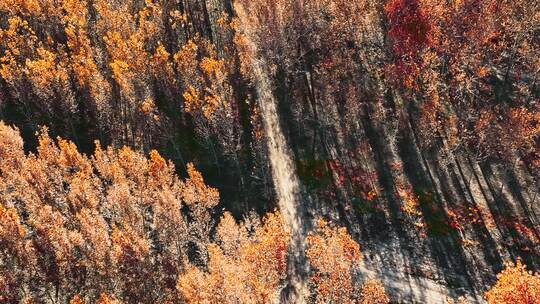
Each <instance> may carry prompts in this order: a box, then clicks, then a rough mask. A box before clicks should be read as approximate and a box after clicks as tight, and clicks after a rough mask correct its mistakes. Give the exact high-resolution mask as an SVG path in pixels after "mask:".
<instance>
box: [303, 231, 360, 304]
mask: <svg viewBox="0 0 540 304" xmlns="http://www.w3.org/2000/svg"><path fill="white" fill-rule="evenodd" d="M306 255H307V257H308V259H309V262H310V264H311V266H312V267H313V268H314V272H313V274H312V275H311V276H310V283H311V285H312V287H313V289H314V291H315V292H314V294H315V296H316V301H317V302H320V303H355V299H356V298H357V294H358V289H357V284H356V283H355V282H354V279H353V274H352V271H353V270H354V268H355V267H356V263H357V262H358V260H359V259H360V246H359V245H358V244H357V243H356V242H355V241H354V240H353V239H352V238H351V237H350V236H349V235H348V234H347V231H346V229H345V228H334V227H332V226H330V225H329V224H328V223H327V222H325V221H324V220H319V221H318V223H317V228H316V230H315V232H314V233H313V234H311V235H310V236H309V237H308V249H307V251H306Z"/></svg>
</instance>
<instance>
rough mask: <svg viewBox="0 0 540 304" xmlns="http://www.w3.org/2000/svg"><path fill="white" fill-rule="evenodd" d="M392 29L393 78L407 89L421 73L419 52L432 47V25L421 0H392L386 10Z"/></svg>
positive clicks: (390, 34)
mask: <svg viewBox="0 0 540 304" xmlns="http://www.w3.org/2000/svg"><path fill="white" fill-rule="evenodd" d="M384 10H385V13H386V16H387V18H388V22H389V24H390V28H389V31H388V35H389V37H390V40H391V43H392V52H393V53H394V56H395V58H394V64H393V65H392V66H391V70H392V72H391V73H392V76H394V77H392V78H397V79H396V80H398V81H400V82H401V83H402V84H403V85H404V86H405V87H408V88H411V87H413V86H414V82H415V78H416V77H417V76H418V74H419V73H420V68H421V56H419V53H420V52H421V51H422V50H424V49H426V48H427V47H429V45H430V44H431V41H432V38H431V32H432V29H433V25H432V22H431V20H430V18H429V15H428V14H427V12H426V11H425V10H424V9H423V8H422V7H421V6H420V3H419V2H418V0H391V1H389V2H388V3H387V4H386V5H385V7H384Z"/></svg>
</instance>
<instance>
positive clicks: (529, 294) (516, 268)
mask: <svg viewBox="0 0 540 304" xmlns="http://www.w3.org/2000/svg"><path fill="white" fill-rule="evenodd" d="M485 298H486V300H487V302H488V303H490V304H495V303H497V304H499V303H500V304H509V303H517V304H534V303H540V276H539V275H538V274H536V273H533V272H531V271H528V270H527V267H526V266H525V264H523V263H522V262H521V260H518V261H517V262H516V264H513V263H508V264H506V266H505V269H504V270H503V271H502V272H501V273H500V274H498V275H497V282H496V284H495V285H494V286H493V287H491V289H490V290H489V291H487V292H486V294H485Z"/></svg>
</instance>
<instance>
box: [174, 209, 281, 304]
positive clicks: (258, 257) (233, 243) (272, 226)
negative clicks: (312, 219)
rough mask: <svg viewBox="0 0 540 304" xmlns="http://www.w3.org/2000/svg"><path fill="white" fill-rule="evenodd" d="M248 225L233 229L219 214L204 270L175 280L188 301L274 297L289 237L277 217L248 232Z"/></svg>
mask: <svg viewBox="0 0 540 304" xmlns="http://www.w3.org/2000/svg"><path fill="white" fill-rule="evenodd" d="M248 225H249V222H246V223H242V224H241V225H238V224H237V223H236V221H235V220H234V218H233V217H232V216H231V215H230V214H228V213H226V214H225V215H224V216H223V218H222V219H221V223H220V224H219V226H218V228H217V231H218V243H217V244H210V245H209V247H208V254H209V261H208V268H207V270H206V271H205V270H201V269H199V268H197V267H194V266H190V267H189V268H188V270H187V272H186V273H185V274H184V275H182V276H180V278H179V280H178V285H177V288H178V290H179V291H180V292H181V293H182V295H183V297H184V299H185V300H186V302H187V303H235V302H236V303H269V302H272V301H274V300H275V299H276V298H277V296H278V293H279V287H280V284H282V283H283V280H284V279H285V275H286V267H285V266H286V261H287V251H288V243H289V235H288V233H286V232H285V231H284V230H283V222H282V218H281V216H280V215H278V214H277V213H270V214H268V215H267V216H266V217H265V218H264V219H263V221H262V224H259V223H253V226H251V227H249V230H248ZM250 231H252V232H250Z"/></svg>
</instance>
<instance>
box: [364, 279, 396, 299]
mask: <svg viewBox="0 0 540 304" xmlns="http://www.w3.org/2000/svg"><path fill="white" fill-rule="evenodd" d="M388 303H390V299H389V298H388V296H387V295H386V291H385V290H384V286H383V284H382V282H381V281H379V280H368V281H366V282H365V283H364V284H363V285H362V300H361V301H360V304H388Z"/></svg>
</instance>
